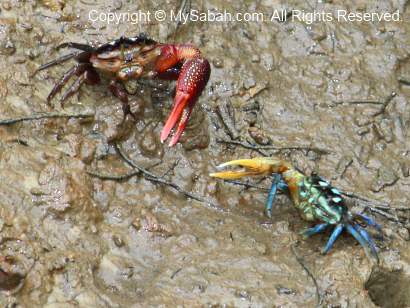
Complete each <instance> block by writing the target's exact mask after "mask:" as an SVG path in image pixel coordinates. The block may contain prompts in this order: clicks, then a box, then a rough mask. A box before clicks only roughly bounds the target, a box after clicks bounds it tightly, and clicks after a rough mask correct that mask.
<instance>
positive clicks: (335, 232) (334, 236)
mask: <svg viewBox="0 0 410 308" xmlns="http://www.w3.org/2000/svg"><path fill="white" fill-rule="evenodd" d="M343 228H344V225H343V224H338V225H336V228H335V229H334V230H333V232H332V234H331V235H330V238H329V240H328V241H327V244H326V246H325V248H324V249H323V251H322V253H323V254H327V253H328V252H329V250H330V249H332V247H333V244H334V243H335V241H336V239H337V238H338V237H339V235H340V233H342V231H343Z"/></svg>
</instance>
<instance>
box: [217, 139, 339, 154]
mask: <svg viewBox="0 0 410 308" xmlns="http://www.w3.org/2000/svg"><path fill="white" fill-rule="evenodd" d="M216 142H218V143H225V144H234V145H239V146H241V147H244V148H246V149H250V150H255V151H260V150H275V151H287V150H296V151H313V152H316V153H318V154H331V153H332V152H331V151H330V150H327V149H320V148H315V147H308V146H287V147H279V146H274V145H256V144H251V143H249V144H247V143H244V142H241V141H235V140H225V139H217V140H216Z"/></svg>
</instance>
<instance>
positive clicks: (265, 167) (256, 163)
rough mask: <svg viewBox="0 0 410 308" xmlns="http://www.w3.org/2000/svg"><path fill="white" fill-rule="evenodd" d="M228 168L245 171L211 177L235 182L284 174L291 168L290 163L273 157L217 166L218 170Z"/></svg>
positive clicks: (228, 172)
mask: <svg viewBox="0 0 410 308" xmlns="http://www.w3.org/2000/svg"><path fill="white" fill-rule="evenodd" d="M227 166H239V167H243V169H242V170H237V171H233V170H231V171H222V172H216V173H211V174H210V176H212V177H216V178H221V179H227V180H235V179H240V178H242V177H244V176H254V175H269V174H271V173H282V172H284V171H286V170H287V169H289V168H290V165H289V164H288V163H286V162H284V161H282V160H279V159H276V158H271V157H255V158H251V159H237V160H231V161H228V162H226V163H223V164H221V165H219V166H217V168H223V167H227Z"/></svg>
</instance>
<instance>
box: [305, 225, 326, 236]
mask: <svg viewBox="0 0 410 308" xmlns="http://www.w3.org/2000/svg"><path fill="white" fill-rule="evenodd" d="M328 225H329V224H327V223H323V224H319V225H316V226H314V227H312V228H309V229H306V230H305V231H303V232H302V235H303V237H304V238H308V237H310V236H312V235H314V234H317V233H320V232H323V231H324V230H325V229H326V227H327V226H328Z"/></svg>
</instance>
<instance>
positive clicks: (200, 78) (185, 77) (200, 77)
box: [161, 57, 211, 146]
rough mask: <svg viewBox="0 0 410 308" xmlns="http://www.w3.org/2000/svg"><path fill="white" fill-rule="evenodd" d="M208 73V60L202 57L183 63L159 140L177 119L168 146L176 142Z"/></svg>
mask: <svg viewBox="0 0 410 308" xmlns="http://www.w3.org/2000/svg"><path fill="white" fill-rule="evenodd" d="M210 74H211V67H210V65H209V62H208V60H206V59H204V58H202V57H195V58H193V59H190V60H188V61H186V62H185V63H184V65H183V66H182V68H181V73H180V75H179V78H178V81H177V88H176V95H175V99H174V107H173V108H172V111H171V114H170V115H169V117H168V119H167V122H166V123H165V126H164V128H163V129H162V132H161V142H164V141H165V140H166V139H167V138H168V136H169V134H170V133H171V130H172V129H173V128H174V127H175V126H176V124H177V122H178V121H179V123H178V126H177V128H176V131H175V134H174V136H173V137H172V139H171V141H170V143H169V146H173V145H175V144H176V143H177V142H178V140H179V138H180V137H181V135H182V133H183V131H184V129H185V126H186V125H187V123H188V120H189V117H190V115H191V112H192V109H193V107H194V105H195V103H196V101H197V99H198V97H199V95H201V92H202V91H203V90H204V88H205V86H206V84H207V82H208V80H209V76H210Z"/></svg>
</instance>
